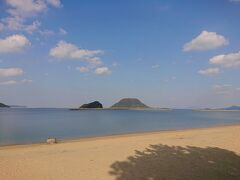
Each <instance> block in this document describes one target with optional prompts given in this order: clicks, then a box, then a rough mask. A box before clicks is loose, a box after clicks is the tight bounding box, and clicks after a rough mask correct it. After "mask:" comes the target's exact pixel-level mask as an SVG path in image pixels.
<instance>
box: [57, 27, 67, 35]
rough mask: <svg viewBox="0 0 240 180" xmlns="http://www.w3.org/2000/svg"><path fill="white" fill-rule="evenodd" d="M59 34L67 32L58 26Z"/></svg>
mask: <svg viewBox="0 0 240 180" xmlns="http://www.w3.org/2000/svg"><path fill="white" fill-rule="evenodd" d="M59 34H60V35H66V34H67V31H66V30H65V29H63V28H59Z"/></svg>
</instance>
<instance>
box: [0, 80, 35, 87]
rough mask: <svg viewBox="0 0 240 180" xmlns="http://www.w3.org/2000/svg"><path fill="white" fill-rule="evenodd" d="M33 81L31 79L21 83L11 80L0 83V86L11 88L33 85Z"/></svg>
mask: <svg viewBox="0 0 240 180" xmlns="http://www.w3.org/2000/svg"><path fill="white" fill-rule="evenodd" d="M32 82H33V81H32V80H29V79H23V80H21V81H15V80H10V81H2V82H0V86H9V85H17V84H26V83H27V84H28V83H32Z"/></svg>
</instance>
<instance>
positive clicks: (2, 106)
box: [0, 103, 10, 108]
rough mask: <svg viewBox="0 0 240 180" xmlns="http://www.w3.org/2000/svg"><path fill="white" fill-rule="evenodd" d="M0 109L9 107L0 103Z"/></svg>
mask: <svg viewBox="0 0 240 180" xmlns="http://www.w3.org/2000/svg"><path fill="white" fill-rule="evenodd" d="M0 108H10V106H8V105H6V104H3V103H0Z"/></svg>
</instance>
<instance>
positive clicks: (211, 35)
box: [183, 31, 229, 51]
mask: <svg viewBox="0 0 240 180" xmlns="http://www.w3.org/2000/svg"><path fill="white" fill-rule="evenodd" d="M228 43H229V42H228V40H227V39H226V38H225V37H224V36H222V35H219V34H217V33H216V32H208V31H202V32H201V34H200V35H198V36H197V37H196V38H194V39H193V40H192V41H190V42H188V43H186V44H185V45H184V47H183V51H205V50H210V49H216V48H217V47H220V46H223V45H228Z"/></svg>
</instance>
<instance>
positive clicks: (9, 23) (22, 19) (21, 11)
mask: <svg viewBox="0 0 240 180" xmlns="http://www.w3.org/2000/svg"><path fill="white" fill-rule="evenodd" d="M6 4H7V5H8V8H7V9H6V11H7V12H8V14H9V16H7V17H5V18H2V19H1V22H0V24H1V25H0V31H1V30H12V31H25V32H28V33H33V32H34V31H36V30H39V27H40V25H41V23H40V22H39V21H38V20H33V21H32V22H31V23H26V22H28V21H27V20H28V19H33V18H36V17H37V15H38V14H41V13H43V12H44V11H46V10H47V9H48V6H53V7H61V2H60V0H6Z"/></svg>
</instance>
